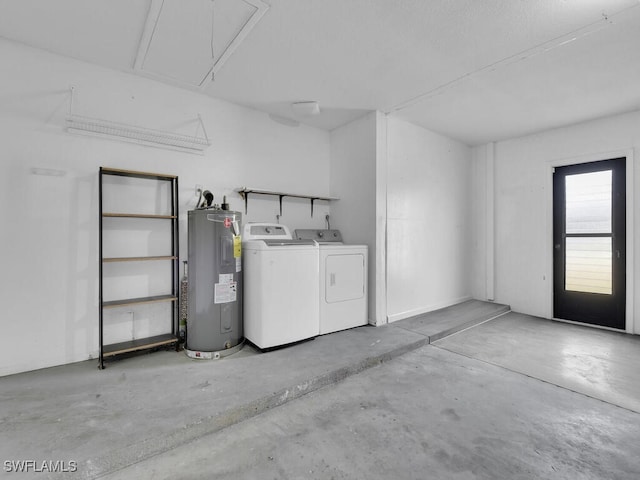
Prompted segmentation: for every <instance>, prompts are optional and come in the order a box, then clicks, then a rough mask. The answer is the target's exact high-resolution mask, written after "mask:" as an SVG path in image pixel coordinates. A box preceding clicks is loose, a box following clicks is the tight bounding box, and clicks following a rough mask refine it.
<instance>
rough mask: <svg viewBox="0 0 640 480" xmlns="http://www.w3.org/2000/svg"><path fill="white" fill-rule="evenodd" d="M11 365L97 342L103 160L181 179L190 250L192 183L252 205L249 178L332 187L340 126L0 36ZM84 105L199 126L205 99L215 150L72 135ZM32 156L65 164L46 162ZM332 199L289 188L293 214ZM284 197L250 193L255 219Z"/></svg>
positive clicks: (269, 216) (306, 218)
mask: <svg viewBox="0 0 640 480" xmlns="http://www.w3.org/2000/svg"><path fill="white" fill-rule="evenodd" d="M0 61H1V62H2V65H3V73H2V75H0V145H1V146H2V147H1V151H2V155H0V162H1V164H0V165H1V168H2V180H1V181H0V182H1V183H0V199H1V204H2V206H3V208H2V214H1V215H2V227H1V230H0V232H1V233H0V255H1V259H2V265H3V272H4V274H3V275H2V280H0V287H1V288H0V303H1V304H2V305H3V313H2V316H1V318H2V328H3V333H2V338H3V340H4V341H3V348H2V350H0V375H6V374H10V373H15V372H20V371H25V370H32V369H36V368H41V367H47V366H52V365H58V364H64V363H69V362H74V361H79V360H85V359H87V358H89V357H95V356H96V355H97V351H98V293H97V292H98V253H97V245H98V205H97V202H98V184H97V180H98V175H97V174H98V168H99V167H100V166H107V167H115V168H125V169H130V170H142V171H150V172H159V173H168V174H175V175H178V176H179V182H180V215H181V219H180V251H181V257H182V259H186V248H187V238H186V220H187V216H186V212H187V210H189V209H191V208H193V207H194V205H195V202H196V197H195V194H194V190H195V185H196V184H200V185H203V186H205V187H206V188H209V189H210V190H211V191H213V192H214V194H215V195H216V202H219V201H220V200H221V199H222V195H227V199H228V201H229V203H230V204H231V208H232V209H234V210H241V211H244V204H243V202H242V200H241V199H240V197H239V195H238V194H237V193H235V192H234V190H235V189H237V188H239V187H242V186H249V187H254V188H264V189H273V190H279V191H287V192H294V193H296V192H297V193H302V194H315V195H323V196H327V195H329V194H330V189H329V169H330V165H329V158H330V141H329V133H328V132H324V131H321V130H318V129H314V128H309V127H304V126H300V127H297V128H292V127H287V126H283V125H281V124H278V123H275V122H273V121H271V120H270V119H269V117H268V116H267V115H266V114H263V113H261V112H257V111H253V110H250V109H246V108H242V107H239V106H236V105H232V104H230V103H227V102H223V101H218V100H213V99H211V98H208V97H205V96H202V95H200V94H198V93H194V92H189V91H185V90H181V89H177V88H173V87H170V86H166V85H163V84H160V83H156V82H153V81H150V80H147V79H143V78H140V77H137V76H133V75H129V74H125V73H119V72H114V71H111V70H107V69H103V68H99V67H96V66H92V65H89V64H86V63H82V62H78V61H74V60H71V59H67V58H63V57H59V56H55V55H51V54H48V53H45V52H42V51H37V50H33V49H30V48H28V47H25V46H20V45H17V44H13V43H9V42H7V41H4V40H0ZM71 85H75V86H76V92H77V97H76V103H75V106H74V108H75V113H78V114H82V115H88V116H93V117H98V118H102V119H106V120H112V121H116V122H126V123H130V124H134V125H141V126H145V127H149V128H155V129H161V130H168V131H176V132H179V133H184V134H191V135H193V134H194V133H195V131H196V122H195V119H196V117H197V114H198V113H200V114H201V115H202V118H203V120H204V123H205V127H206V130H207V133H208V134H209V137H210V138H211V140H212V146H211V147H210V148H209V149H208V150H207V151H206V153H205V155H204V156H197V155H192V154H188V153H181V152H176V151H170V150H165V149H158V148H153V147H144V146H140V145H134V144H130V143H123V142H118V141H111V140H104V139H98V138H93V137H85V136H77V135H72V134H69V133H67V132H65V130H64V121H65V115H66V114H67V112H68V108H69V90H68V89H69V87H70V86H71ZM32 167H44V168H50V169H56V170H60V171H63V172H64V173H65V174H64V176H59V177H54V176H41V175H34V174H32V173H31V169H32ZM329 212H330V206H329V205H328V204H326V203H324V202H317V204H316V208H315V213H314V218H313V219H311V218H310V212H309V202H305V201H296V200H291V199H285V200H284V212H283V217H282V219H281V221H282V223H284V224H287V225H289V226H291V227H293V228H321V227H322V226H323V225H324V216H325V215H326V214H327V213H329ZM277 213H278V200H277V197H276V198H271V197H254V198H251V199H250V200H249V214H248V215H247V216H246V217H245V220H248V221H258V220H266V221H275V219H276V214H277Z"/></svg>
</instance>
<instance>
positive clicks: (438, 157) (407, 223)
mask: <svg viewBox="0 0 640 480" xmlns="http://www.w3.org/2000/svg"><path fill="white" fill-rule="evenodd" d="M387 128H388V130H387V142H388V146H387V148H388V164H387V303H388V316H389V321H395V320H400V319H402V318H407V317H410V316H413V315H418V314H421V313H424V312H427V311H430V310H435V309H438V308H442V307H445V306H448V305H452V304H454V303H457V302H460V301H463V300H466V299H469V298H470V297H471V270H472V263H471V248H472V241H471V234H472V226H471V149H470V148H469V147H467V146H466V145H464V144H462V143H459V142H456V141H454V140H451V139H449V138H447V137H444V136H442V135H438V134H436V133H433V132H430V131H428V130H425V129H424V128H421V127H418V126H415V125H412V124H410V123H407V122H405V121H403V120H400V119H397V118H388V123H387Z"/></svg>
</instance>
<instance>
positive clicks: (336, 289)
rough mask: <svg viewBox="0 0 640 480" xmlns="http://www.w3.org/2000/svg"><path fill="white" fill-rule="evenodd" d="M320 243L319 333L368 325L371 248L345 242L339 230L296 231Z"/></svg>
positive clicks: (296, 235) (296, 233) (298, 237)
mask: <svg viewBox="0 0 640 480" xmlns="http://www.w3.org/2000/svg"><path fill="white" fill-rule="evenodd" d="M295 237H296V238H297V239H299V240H314V241H315V242H316V243H317V244H318V256H319V265H320V272H319V273H320V281H319V287H320V288H319V290H318V291H319V301H320V334H321V335H322V334H325V333H331V332H337V331H339V330H345V329H347V328H353V327H359V326H362V325H366V324H367V323H368V316H367V307H368V287H367V284H368V281H367V279H368V247H367V245H349V244H345V243H343V242H342V235H341V234H340V231H338V230H296V231H295Z"/></svg>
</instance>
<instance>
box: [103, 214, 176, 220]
mask: <svg viewBox="0 0 640 480" xmlns="http://www.w3.org/2000/svg"><path fill="white" fill-rule="evenodd" d="M102 216H103V217H110V218H160V219H174V218H178V216H177V215H150V214H147V213H103V214H102Z"/></svg>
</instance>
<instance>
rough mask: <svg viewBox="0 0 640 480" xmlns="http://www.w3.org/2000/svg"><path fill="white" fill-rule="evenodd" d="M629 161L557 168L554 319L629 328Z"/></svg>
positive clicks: (555, 175) (554, 183)
mask: <svg viewBox="0 0 640 480" xmlns="http://www.w3.org/2000/svg"><path fill="white" fill-rule="evenodd" d="M625 162H626V159H625V158H616V159H612V160H603V161H599V162H591V163H582V164H579V165H570V166H566V167H557V168H556V169H555V171H554V174H553V243H554V255H553V264H554V283H553V291H554V295H553V315H554V317H555V318H559V319H564V320H573V321H576V322H583V323H590V324H594V325H601V326H605V327H611V328H619V329H624V328H625V292H626V272H625V247H626V228H625V227H626V220H625V219H626V213H625V212H626V195H625V185H626V181H625Z"/></svg>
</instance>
